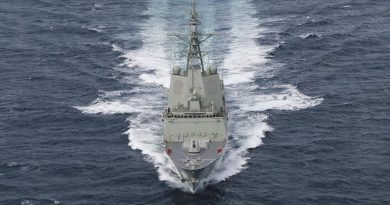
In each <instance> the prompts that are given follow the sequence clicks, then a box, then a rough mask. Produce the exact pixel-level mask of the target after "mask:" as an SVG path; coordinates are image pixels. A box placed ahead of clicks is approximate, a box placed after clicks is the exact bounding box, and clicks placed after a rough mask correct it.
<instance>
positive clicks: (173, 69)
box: [172, 65, 180, 75]
mask: <svg viewBox="0 0 390 205" xmlns="http://www.w3.org/2000/svg"><path fill="white" fill-rule="evenodd" d="M172 73H173V75H179V74H180V66H177V65H175V66H173V68H172Z"/></svg>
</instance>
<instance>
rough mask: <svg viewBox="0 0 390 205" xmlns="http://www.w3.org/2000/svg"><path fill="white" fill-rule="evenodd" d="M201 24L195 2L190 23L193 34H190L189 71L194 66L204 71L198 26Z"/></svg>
mask: <svg viewBox="0 0 390 205" xmlns="http://www.w3.org/2000/svg"><path fill="white" fill-rule="evenodd" d="M199 24H200V21H199V20H198V13H197V12H196V3H195V1H193V2H192V11H191V20H190V22H189V25H190V27H191V34H190V42H189V44H190V47H189V50H188V56H187V70H188V69H194V65H199V63H200V68H201V69H202V71H204V64H203V58H202V52H201V50H200V44H201V42H200V41H199V33H198V28H197V26H198V25H199Z"/></svg>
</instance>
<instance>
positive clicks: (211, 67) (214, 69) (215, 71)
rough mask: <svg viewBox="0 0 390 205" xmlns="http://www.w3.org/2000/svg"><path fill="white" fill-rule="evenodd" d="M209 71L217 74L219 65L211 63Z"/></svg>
mask: <svg viewBox="0 0 390 205" xmlns="http://www.w3.org/2000/svg"><path fill="white" fill-rule="evenodd" d="M209 73H210V74H216V73H217V65H215V64H211V65H210V66H209Z"/></svg>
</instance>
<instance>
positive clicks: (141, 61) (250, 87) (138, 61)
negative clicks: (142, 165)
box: [76, 0, 322, 191]
mask: <svg viewBox="0 0 390 205" xmlns="http://www.w3.org/2000/svg"><path fill="white" fill-rule="evenodd" d="M209 4H210V5H203V6H202V5H201V4H199V5H198V6H199V7H200V9H199V10H200V12H199V13H200V14H201V15H200V18H201V19H202V15H203V13H206V12H207V11H210V9H211V10H212V12H213V13H215V16H214V17H215V18H212V17H210V16H207V19H208V20H206V19H205V20H204V22H203V24H204V27H206V26H210V27H213V29H215V30H218V28H227V27H228V28H230V29H227V30H228V31H226V32H225V33H224V34H223V35H224V37H223V38H219V37H216V38H219V39H221V41H215V40H214V41H212V42H211V43H210V46H209V47H212V48H213V49H214V50H217V51H218V55H220V56H219V57H220V58H221V59H222V62H223V63H221V64H220V65H224V66H223V67H224V70H223V73H224V74H223V75H224V81H225V84H226V86H225V89H226V98H227V107H228V110H229V141H228V143H227V147H226V149H225V153H224V155H223V157H222V158H221V160H219V162H218V163H217V165H216V167H215V168H214V170H213V171H212V172H211V174H210V175H209V176H208V177H207V178H206V179H204V181H203V183H202V184H203V187H205V186H206V185H209V184H213V183H218V182H220V181H223V180H226V179H227V178H229V177H230V176H233V175H235V174H238V173H239V172H240V171H241V170H243V169H245V168H247V162H248V160H249V159H250V158H249V157H248V152H249V151H250V149H253V148H256V147H259V146H260V145H261V144H262V138H263V137H265V134H266V132H268V131H272V127H271V126H270V125H269V124H268V123H267V119H268V116H267V115H266V114H265V113H264V111H265V110H269V109H277V110H299V109H305V108H308V107H312V106H316V105H318V104H320V103H321V101H322V99H321V98H313V97H309V96H306V95H304V94H302V93H300V92H299V91H298V90H297V88H296V87H295V86H292V85H288V84H282V85H280V84H275V83H268V84H267V83H264V84H262V85H259V84H257V83H256V82H255V79H259V78H263V79H264V81H267V79H269V78H270V77H272V76H273V75H277V73H276V72H277V68H278V67H279V66H280V65H278V64H277V63H276V62H272V60H269V59H267V58H266V55H267V52H269V51H270V50H271V49H273V46H262V45H258V43H256V42H255V40H254V38H256V37H257V36H258V35H266V33H267V30H266V28H262V27H259V26H260V25H261V23H262V22H261V21H260V20H259V19H256V18H254V17H252V16H253V15H254V14H255V11H254V10H253V8H252V5H251V3H250V2H247V1H233V0H232V1H230V3H226V4H224V5H223V6H224V7H226V8H220V6H218V7H217V6H215V3H209ZM167 5H168V2H167V0H165V1H153V2H151V5H150V6H149V10H148V11H147V15H151V18H150V19H149V20H148V21H146V22H144V23H143V24H142V25H141V27H142V28H143V29H142V33H141V36H142V38H143V39H144V41H143V43H144V45H143V47H142V48H140V49H139V50H124V49H122V48H120V47H118V46H117V45H113V49H114V50H115V51H119V52H121V53H122V56H123V57H125V59H126V60H125V61H124V62H123V65H122V66H119V69H121V71H123V72H127V73H129V75H128V77H127V78H125V79H124V81H123V82H124V83H130V84H137V85H138V86H137V87H135V88H133V89H132V90H121V91H101V92H100V95H99V98H98V99H96V100H95V101H94V102H92V103H91V104H90V105H87V106H79V107H76V108H77V109H79V110H81V111H82V112H85V113H89V114H116V113H128V114H129V117H128V119H127V121H128V122H129V129H128V131H127V132H126V134H127V135H128V137H129V146H130V147H131V148H132V149H134V150H140V151H141V152H142V154H144V156H145V160H146V161H148V162H150V163H153V164H154V166H155V167H156V168H157V171H158V176H159V179H160V180H163V181H165V182H166V183H167V184H168V185H170V186H171V187H174V188H180V189H182V190H183V191H190V189H189V188H188V187H187V185H186V184H184V183H182V182H181V181H180V179H179V178H178V176H177V175H176V174H175V171H176V170H175V167H174V166H173V165H171V164H170V162H169V160H168V158H167V156H166V155H165V152H164V149H163V137H162V123H161V112H162V110H163V109H164V106H165V104H166V101H167V99H166V97H165V96H166V88H167V87H168V85H169V68H170V67H171V65H172V64H171V62H173V61H174V60H176V59H174V58H173V56H170V55H169V53H172V50H171V49H172V47H170V45H171V44H172V42H175V41H171V40H169V38H168V37H167V34H168V31H169V30H170V27H171V26H170V25H169V22H171V21H172V22H173V21H175V19H176V21H177V19H179V20H180V21H181V23H183V21H184V19H185V18H183V16H186V14H187V13H188V12H186V11H187V10H188V5H181V7H182V8H176V10H179V11H183V12H182V13H180V12H179V13H176V14H175V15H181V16H182V17H181V18H177V17H175V16H170V18H171V19H170V20H169V21H168V20H167V19H169V15H174V14H170V13H169V12H167V11H169V9H168V8H167ZM202 8H203V9H202ZM204 8H207V9H204ZM229 10H231V11H234V12H230V13H229V15H226V14H225V15H221V13H218V12H228V11H229ZM156 12H157V13H156ZM205 15H206V14H205ZM228 16H229V17H228ZM217 18H221V19H217ZM215 22H216V23H215ZM184 23H185V22H184ZM213 42H214V43H213ZM221 45H222V46H221ZM223 45H226V46H223ZM275 46H276V45H275ZM201 189H202V188H201ZM201 189H200V190H201Z"/></svg>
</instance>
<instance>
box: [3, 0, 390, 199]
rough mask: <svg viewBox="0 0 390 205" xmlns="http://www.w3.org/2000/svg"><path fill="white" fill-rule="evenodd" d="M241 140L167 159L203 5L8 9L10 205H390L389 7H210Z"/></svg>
mask: <svg viewBox="0 0 390 205" xmlns="http://www.w3.org/2000/svg"><path fill="white" fill-rule="evenodd" d="M197 7H198V13H199V19H200V20H201V22H202V24H201V25H200V26H201V31H202V32H203V33H210V32H215V33H216V35H215V36H214V37H213V38H211V40H209V41H206V42H205V43H204V44H203V45H202V48H203V50H204V51H205V52H206V51H210V54H209V55H208V56H206V59H205V62H206V64H211V63H214V64H217V65H218V66H219V73H220V74H221V75H223V78H224V82H225V89H226V90H225V91H226V98H227V106H228V109H229V137H230V138H229V141H228V143H227V147H226V149H225V154H224V156H223V158H222V159H221V160H220V161H219V163H218V164H217V166H216V167H215V169H214V170H213V172H212V173H210V175H209V176H208V178H207V179H205V186H203V187H202V189H201V190H200V191H199V192H197V193H195V194H193V193H190V192H188V187H186V185H185V184H183V183H181V182H180V180H179V179H178V177H177V175H175V173H174V171H173V168H172V165H171V164H170V162H169V161H168V160H167V157H166V155H164V150H163V141H162V123H161V112H162V111H163V109H164V107H165V105H166V102H167V98H166V94H167V89H168V85H169V75H170V68H171V67H172V66H173V65H183V64H184V63H185V61H184V60H183V59H182V58H181V57H183V55H185V52H186V50H185V49H186V47H185V44H183V43H182V42H181V41H180V40H179V39H177V38H175V37H174V36H172V34H175V33H186V32H187V31H188V27H187V22H188V20H189V14H190V8H191V6H190V1H189V0H186V1H178V0H149V1H148V0H128V1H125V0H88V1H87V0H67V1H63V0H0V204H1V205H3V204H4V205H8V204H9V205H14V204H15V205H43V204H44V205H49V204H66V205H84V204H85V205H90V204H110V205H111V204H112V205H122V204H156V205H157V204H158V205H160V204H177V205H181V204H185V205H187V204H202V205H203V204H221V205H222V204H223V205H225V204H226V205H227V204H230V205H238V204H245V205H246V204H248V205H251V204H253V205H258V204H264V205H268V204H272V205H285V204H286V205H290V204H293V205H295V204H296V205H304V204H308V205H311V204H319V205H328V204H332V205H348V204H351V205H368V204H370V205H371V204H372V205H387V204H390V1H388V0H337V1H335V0H330V1H321V0H310V1H308V0H287V1H286V0H225V1H222V0H207V1H206V0H198V2H197Z"/></svg>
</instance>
